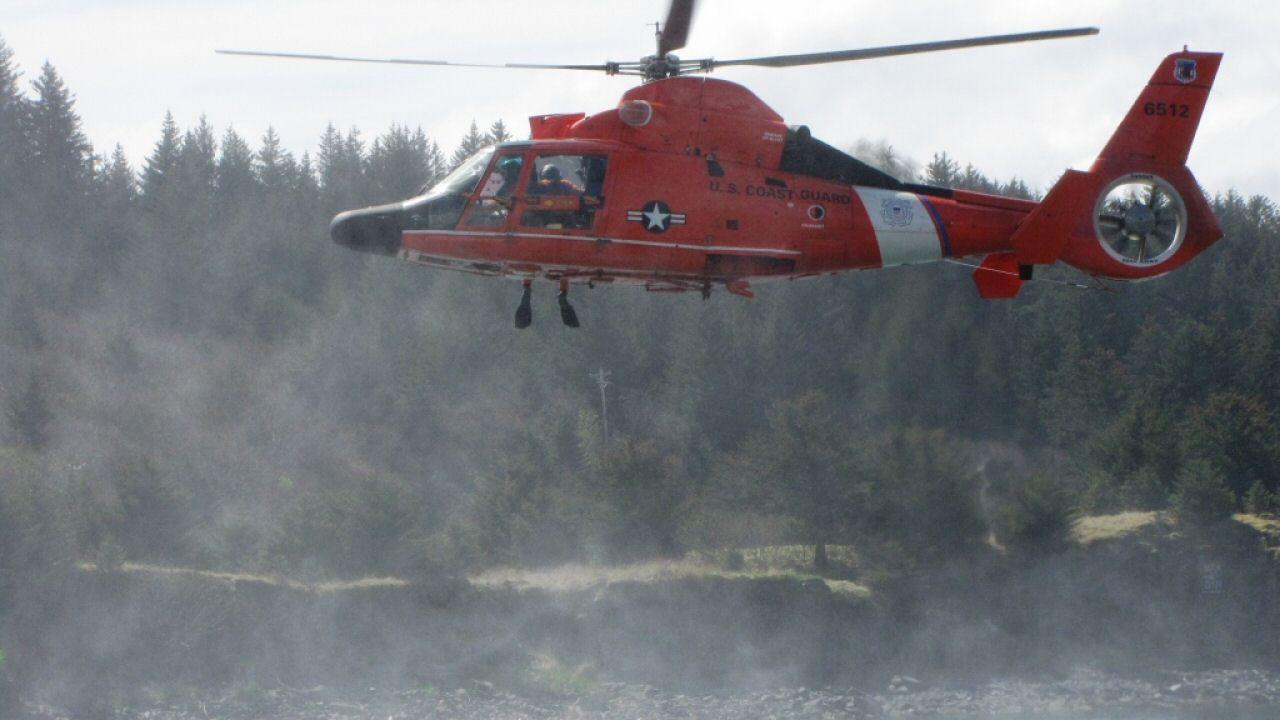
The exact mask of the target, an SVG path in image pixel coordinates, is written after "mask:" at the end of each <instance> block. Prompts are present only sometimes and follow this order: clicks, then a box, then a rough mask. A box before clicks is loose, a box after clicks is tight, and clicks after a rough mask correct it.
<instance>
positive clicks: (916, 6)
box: [0, 0, 1280, 198]
mask: <svg viewBox="0 0 1280 720" xmlns="http://www.w3.org/2000/svg"><path fill="white" fill-rule="evenodd" d="M666 2H667V0H636V1H634V2H625V3H624V2H612V1H610V2H602V1H600V0H519V1H509V0H469V1H467V2H455V1H451V2H442V1H438V0H416V1H412V2H410V1H405V0H361V1H360V2H351V1H339V0H310V1H308V2H300V1H296V0H216V1H215V0H165V1H163V2H162V1H160V0H0V36H2V37H3V38H4V40H5V41H6V43H7V44H8V45H9V46H10V47H11V48H12V49H13V50H14V52H15V55H16V59H17V61H18V62H19V64H20V65H21V67H22V69H23V70H24V71H25V75H26V77H27V78H28V79H30V78H33V77H35V76H36V74H37V73H38V70H39V67H40V65H41V63H43V62H44V61H45V60H46V59H47V60H49V61H50V62H52V63H53V64H54V66H55V67H57V68H58V70H59V71H60V72H61V73H62V75H63V76H64V78H65V79H66V81H67V83H68V85H69V86H70V88H71V89H72V91H73V92H75V93H76V96H77V98H78V105H77V107H78V109H79V112H80V114H81V116H82V117H83V119H84V124H85V131H86V133H87V134H88V135H89V137H90V139H91V140H92V141H93V143H94V144H95V146H96V147H97V148H98V149H99V151H106V150H109V149H110V147H111V146H112V145H114V144H115V143H116V142H119V143H122V144H123V145H124V147H125V149H126V151H127V152H128V153H129V156H130V159H131V160H132V161H133V162H134V164H135V165H140V164H141V161H142V159H143V158H144V157H145V155H146V154H147V153H148V152H149V150H150V148H151V146H152V145H153V144H154V143H155V141H156V139H157V138H158V136H159V130H160V123H161V119H162V118H163V116H164V113H165V111H166V110H171V111H172V112H173V114H174V116H175V117H176V119H177V121H178V123H179V124H180V125H181V126H183V127H184V128H185V127H187V126H189V125H191V124H193V123H195V122H196V121H197V120H198V118H199V117H200V116H201V115H202V114H204V115H207V116H208V118H209V120H210V121H211V122H212V123H213V124H214V125H215V126H217V127H218V129H219V131H221V130H222V129H224V128H225V127H226V126H228V125H230V126H234V127H235V128H236V130H237V131H239V132H240V133H242V134H244V135H246V136H249V137H250V138H252V139H254V141H255V144H256V140H257V138H259V137H260V136H261V135H262V133H263V132H264V131H265V129H266V128H267V126H268V125H273V126H274V127H275V128H276V130H277V131H278V132H279V133H280V135H281V137H282V138H283V140H284V143H285V145H286V146H287V147H289V148H290V149H291V150H293V151H294V152H295V153H298V154H301V152H302V151H304V150H311V149H314V147H315V145H316V143H317V141H318V139H319V137H320V134H321V132H322V131H323V130H324V127H325V125H326V124H327V123H330V122H332V123H334V124H335V125H337V126H339V127H343V128H346V127H350V126H357V127H359V128H360V129H361V130H362V131H363V132H364V134H365V137H366V138H370V137H371V136H372V135H375V134H377V133H380V132H382V131H383V130H385V129H386V128H387V127H388V126H389V125H390V124H391V123H402V124H408V125H412V126H419V125H420V126H422V128H423V129H424V130H425V131H426V132H427V133H428V134H429V135H431V136H432V137H433V138H436V139H437V140H438V141H439V142H440V144H441V146H442V147H443V148H445V149H446V151H449V150H451V149H452V147H453V146H454V145H455V144H456V142H457V140H458V138H459V137H460V136H461V135H462V133H463V132H464V131H465V130H466V127H467V125H468V124H469V123H470V122H471V120H472V118H475V119H478V120H479V121H480V122H481V123H482V124H487V123H488V122H490V121H492V120H493V119H495V118H498V117H501V118H503V119H504V120H506V121H507V122H508V123H509V124H510V125H511V126H512V127H513V128H518V130H519V132H520V133H522V134H523V133H524V132H527V124H526V120H525V118H527V116H529V115H533V114H542V113H550V112H574V111H586V112H594V111H597V110H602V109H605V108H609V107H612V106H613V105H614V104H615V103H616V102H617V99H618V96H619V95H620V94H621V93H622V92H623V91H625V90H626V89H627V88H628V87H630V85H631V84H632V81H633V79H631V78H616V77H615V78H610V77H605V76H603V75H600V76H596V75H595V74H587V73H570V72H548V71H521V70H480V69H448V68H430V67H398V66H379V65H359V64H356V65H344V64H338V63H329V62H314V61H313V62H307V61H296V60H269V59H249V58H234V57H224V56H216V55H214V54H213V49H214V48H218V47H226V48H244V49H269V50H280V51H295V52H324V53H342V54H354V55H377V56H394V57H417V58H428V59H444V60H452V61H458V62H468V61H470V62H578V63H585V62H592V63H594V62H602V61H604V60H606V59H610V60H634V59H638V58H639V57H640V56H642V55H645V54H648V53H651V52H652V49H653V39H652V29H651V28H646V26H645V23H650V22H653V21H654V20H655V19H659V18H660V17H661V16H662V15H663V14H665V12H666ZM1080 25H1097V26H1098V27H1100V28H1102V34H1101V35H1099V36H1096V37H1092V38H1083V39H1070V40H1055V41H1048V42H1042V43H1037V44H1032V45H1013V46H1008V47H1000V48H984V49H976V50H962V51H953V52H945V53H936V54H932V55H924V56H916V57H904V58H895V59H882V60H870V61H863V62H854V63H843V64H837V65H830V66H823V67H811V68H796V69H788V70H768V69H729V70H723V71H720V72H719V73H717V77H720V78H723V79H727V80H733V81H735V82H739V83H742V84H744V85H746V86H747V87H749V88H751V89H752V90H754V91H755V92H756V94H757V95H759V96H760V97H761V98H762V99H763V100H764V101H765V102H767V103H768V104H770V105H771V106H773V108H774V109H775V110H777V111H778V112H779V113H781V114H782V115H783V117H784V118H786V120H787V121H788V122H789V123H803V124H807V125H809V126H810V127H811V128H812V129H813V132H814V134H815V135H816V136H817V137H820V138H822V139H824V140H826V141H828V142H830V143H832V144H835V145H838V146H848V145H850V144H852V143H853V142H855V141H856V140H858V139H860V138H866V139H870V140H880V139H884V140H887V141H889V142H890V143H891V144H893V145H894V146H895V147H896V148H898V149H899V150H900V151H902V152H903V153H905V154H906V155H908V156H910V157H912V158H914V159H916V160H918V161H922V162H923V161H927V160H928V159H929V157H930V156H931V155H932V154H933V153H934V152H935V151H938V150H946V151H948V152H950V153H951V154H952V155H953V156H954V157H955V158H957V159H959V160H961V161H962V162H972V163H974V164H975V165H976V166H978V167H979V168H980V169H982V170H983V171H984V172H986V173H987V174H988V175H991V176H994V177H999V178H1008V177H1011V176H1015V175H1016V176H1019V177H1022V178H1024V179H1025V180H1027V181H1028V182H1029V183H1030V184H1031V185H1032V186H1033V187H1037V188H1040V189H1044V188H1045V187H1046V186H1047V185H1048V183H1050V182H1052V181H1053V179H1054V178H1056V177H1057V175H1058V174H1059V173H1060V172H1061V171H1062V170H1064V169H1065V168H1067V167H1087V166H1088V164H1089V162H1091V160H1092V159H1093V157H1094V155H1095V154H1096V153H1097V151H1098V150H1099V149H1101V147H1102V146H1103V144H1104V143H1105V142H1106V139H1107V137H1108V136H1109V135H1110V133H1111V131H1112V129H1113V128H1114V127H1115V125H1116V123H1117V122H1119V120H1120V118H1121V117H1122V116H1123V114H1124V113H1125V111H1126V110H1127V109H1128V107H1129V105H1130V104H1131V103H1132V101H1133V99H1134V97H1135V96H1136V95H1137V93H1138V91H1139V90H1140V89H1141V87H1142V86H1143V84H1145V83H1146V81H1147V79H1148V78H1149V77H1150V75H1151V72H1152V70H1153V69H1154V68H1155V66H1156V64H1157V63H1158V62H1159V61H1160V59H1161V58H1162V57H1163V56H1164V55H1166V54H1168V53H1170V52H1173V51H1175V50H1178V49H1180V48H1181V47H1182V45H1183V44H1184V43H1186V44H1189V45H1190V46H1191V48H1192V49H1194V50H1220V51H1224V52H1225V53H1226V58H1225V60H1224V62H1223V66H1222V70H1221V72H1220V74H1219V76H1218V82H1217V85H1216V87H1215V88H1214V91H1213V96H1212V97H1211V98H1210V102H1209V108H1208V110H1207V112H1206V114H1205V117H1204V121H1203V124H1202V125H1201V129H1200V134H1199V136H1198V137H1197V140H1196V144H1195V147H1194V148H1193V150H1192V154H1191V160H1190V165H1191V167H1192V169H1193V170H1194V171H1195V173H1196V175H1197V177H1198V178H1199V179H1200V181H1201V183H1202V184H1204V185H1205V186H1206V187H1207V188H1209V189H1210V190H1211V191H1221V190H1225V189H1227V188H1236V189H1238V190H1240V191H1241V192H1243V193H1245V194H1254V193H1263V194H1267V195H1270V196H1271V197H1272V198H1280V158H1278V157H1277V156H1278V155H1280V153H1277V149H1278V148H1280V141H1278V140H1277V133H1278V132H1280V42H1277V31H1278V30H1280V3H1275V2H1225V1H1224V2H1218V3H1206V2H1203V0H1197V1H1195V2H1192V1H1191V0H1166V1H1164V2H1147V1H1142V2H1138V1H1128V2H1106V1H1103V0H1072V1H1071V2H1053V3H1040V2H1026V1H1019V2H1013V1H1011V0H969V1H968V2H964V3H960V2H940V1H930V0H915V1H913V2H911V3H893V2H883V1H880V2H862V1H860V0H845V1H842V0H830V1H828V2H812V1H810V2H784V1H782V0H772V1H768V2H764V1H757V0H702V2H701V4H700V8H699V12H698V15H697V16H696V18H695V22H694V26H693V30H692V33H691V35H690V43H689V47H688V48H686V49H685V50H684V51H683V52H682V53H681V55H683V56H685V57H691V58H692V57H703V56H712V57H716V58H720V59H731V58H735V57H750V56H756V55H768V54H780V53H790V52H812V51H817V50H831V49H845V48H857V47H865V46H875V45H885V44H892V43H905V42H918V41H924V40H938V39H948V38H957V37H967V36H973V35H985V34H995V33H1007V32H1019V31H1027V30H1039V29H1048V28H1056V27H1073V26H1080Z"/></svg>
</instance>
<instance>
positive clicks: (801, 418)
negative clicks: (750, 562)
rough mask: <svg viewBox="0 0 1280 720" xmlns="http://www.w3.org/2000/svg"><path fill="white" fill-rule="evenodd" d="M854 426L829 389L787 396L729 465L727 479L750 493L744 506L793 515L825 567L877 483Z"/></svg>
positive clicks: (738, 492)
mask: <svg viewBox="0 0 1280 720" xmlns="http://www.w3.org/2000/svg"><path fill="white" fill-rule="evenodd" d="M847 430H848V424H847V422H846V421H844V419H843V418H841V417H840V414H839V413H838V412H837V411H836V408H835V405H834V404H833V403H832V402H831V400H830V399H829V398H827V397H826V396H824V395H821V394H819V393H817V392H810V393H807V394H805V395H803V396H801V397H799V398H797V399H794V400H779V401H776V402H774V403H773V404H772V406H771V407H770V408H769V412H768V425H767V427H766V428H763V429H761V430H759V431H757V432H755V433H752V434H751V435H748V436H747V437H746V438H745V439H744V441H743V443H742V445H741V447H740V448H739V449H738V451H737V452H736V453H735V454H734V455H733V456H732V457H731V459H730V462H729V463H728V464H726V465H725V466H724V472H725V476H724V477H723V479H722V481H721V484H722V486H723V487H725V488H727V492H728V493H729V494H730V495H731V496H737V497H738V498H739V499H740V500H741V501H743V503H744V504H743V507H742V508H741V509H751V508H767V509H768V510H769V511H771V512H774V513H779V514H782V515H785V516H787V517H789V518H791V519H793V520H794V521H795V522H796V523H798V524H799V527H800V531H799V532H800V537H799V538H797V539H799V540H800V541H801V542H803V543H804V544H806V545H810V546H812V547H813V549H814V553H813V564H814V566H815V567H816V568H818V569H825V568H826V566H827V552H826V546H827V544H828V543H835V542H840V541H841V540H842V539H848V538H849V532H850V530H851V529H852V528H853V527H855V526H856V525H859V524H860V523H861V522H862V521H863V518H860V517H858V514H859V511H861V510H864V509H865V507H864V506H861V505H860V504H859V503H858V502H857V498H858V497H860V496H861V495H863V494H865V493H866V492H867V491H868V490H869V485H868V484H867V482H866V478H864V477H862V473H861V472H860V471H859V464H860V463H859V462H858V461H859V457H860V454H859V449H858V448H857V447H855V446H854V445H853V444H852V443H851V442H850V435H849V433H848V432H847ZM850 513H852V517H851V516H850Z"/></svg>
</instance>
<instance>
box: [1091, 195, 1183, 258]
mask: <svg viewBox="0 0 1280 720" xmlns="http://www.w3.org/2000/svg"><path fill="white" fill-rule="evenodd" d="M1095 220H1096V225H1097V232H1098V239H1099V240H1100V241H1101V242H1102V244H1103V247H1104V248H1106V249H1107V251H1108V252H1109V253H1110V254H1111V256H1112V257H1114V258H1116V259H1117V260H1119V261H1121V262H1123V263H1126V264H1128V265H1152V264H1157V263H1159V262H1161V261H1163V260H1164V259H1165V258H1167V257H1168V256H1169V255H1171V254H1172V253H1173V251H1175V250H1177V248H1178V245H1179V244H1180V243H1181V242H1182V238H1183V236H1184V235H1185V234H1186V228H1187V206H1186V203H1185V202H1184V201H1183V199H1182V196H1180V195H1179V194H1178V191H1177V190H1175V189H1174V188H1173V186H1172V185H1170V184H1169V183H1167V182H1165V181H1164V180H1162V179H1160V178H1158V177H1155V176H1152V175H1141V174H1135V175H1130V176H1127V177H1124V178H1121V179H1119V180H1117V181H1115V182H1114V183H1112V184H1111V186H1110V187H1109V188H1107V191H1106V192H1104V193H1103V194H1102V196H1101V197H1100V198H1099V201H1098V209H1097V212H1096V214H1095Z"/></svg>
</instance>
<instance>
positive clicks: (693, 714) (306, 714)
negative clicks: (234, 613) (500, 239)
mask: <svg viewBox="0 0 1280 720" xmlns="http://www.w3.org/2000/svg"><path fill="white" fill-rule="evenodd" d="M115 717H117V718H138V719H140V720H141V719H145V720H209V719H223V720H259V719H261V720H266V719H267V718H270V719H272V720H408V719H410V718H477V719H480V718H484V719H486V720H491V719H500V720H507V719H510V720H516V719H517V718H521V719H523V718H529V719H541V718H636V719H637V720H638V719H641V718H643V719H645V720H648V719H651V718H673V719H674V718H724V719H726V720H735V719H737V718H744V719H745V718H887V717H997V718H1062V719H1066V718H1091V719H1094V718H1097V719H1106V720H1114V719H1130V718H1143V719H1148V718H1150V719H1157V718H1159V719H1164V718H1215V719H1223V720H1225V719H1226V718H1249V719H1250V720H1253V719H1259V720H1260V719H1261V718H1273V717H1280V675H1278V674H1275V673H1266V672H1260V671H1251V670H1244V671H1241V670H1229V671H1212V672H1194V673H1180V672H1163V673H1157V674H1152V675H1150V676H1148V677H1147V678H1146V679H1135V678H1126V677H1120V676H1115V675H1108V674H1104V673H1099V672H1095V671H1090V670H1080V671H1077V672H1075V673H1073V674H1072V675H1070V676H1069V677H1067V678H1065V679H1061V680H1056V681H1042V682H1030V681H1022V680H997V681H992V682H990V683H987V684H986V685H982V686H977V687H971V688H967V689H965V688H947V687H940V686H930V685H929V684H928V683H925V682H921V681H919V680H917V679H915V678H911V677H905V676H902V677H895V678H894V679H893V680H892V681H891V682H890V684H889V686H888V687H887V688H884V689H880V690H876V691H872V692H866V691H863V690H854V689H843V690H840V689H823V690H812V689H806V688H790V689H777V690H769V691H761V692H756V693H745V694H743V693H739V694H733V695H681V694H675V693H670V692H665V691H662V690H659V689H657V688H653V687H649V686H644V685H630V684H620V683H604V684H602V685H600V686H599V689H598V690H597V691H596V692H594V693H592V694H589V695H584V696H579V697H563V696H553V695H542V696H537V695H528V694H525V695H515V694H511V693H508V692H504V691H501V690H497V689H494V688H492V687H491V686H488V685H487V684H483V683H481V684H475V685H473V686H472V687H471V688H459V689H454V690H436V689H430V688H428V689H422V690H411V691H403V692H382V691H378V690H375V689H370V690H369V691H367V692H365V693H351V692H347V693H343V694H335V693H334V692H332V691H330V690H327V689H325V688H315V689H312V690H286V689H277V690H270V691H264V692H260V693H257V694H256V695H255V696H254V697H252V698H250V699H244V698H234V699H233V698H210V699H206V700H191V701H185V702H182V703H177V704H172V705H165V704H160V703H158V704H156V705H155V706H153V707H143V708H134V709H129V710H124V711H119V712H117V713H116V715H115ZM37 718H38V719H40V720H68V716H66V715H64V714H61V713H59V712H57V711H55V710H52V709H50V708H45V707H33V706H28V707H27V714H26V716H25V718H24V720H36V719H37Z"/></svg>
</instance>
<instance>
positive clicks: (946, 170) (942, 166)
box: [924, 153, 960, 187]
mask: <svg viewBox="0 0 1280 720" xmlns="http://www.w3.org/2000/svg"><path fill="white" fill-rule="evenodd" d="M959 179H960V163H958V162H956V161H955V160H952V159H951V156H950V155H947V154H946V153H934V154H933V160H931V161H930V162H929V164H928V165H926V166H925V169H924V181H925V182H926V183H928V184H930V185H936V186H938V187H954V186H955V185H956V183H957V182H958V181H959Z"/></svg>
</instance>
